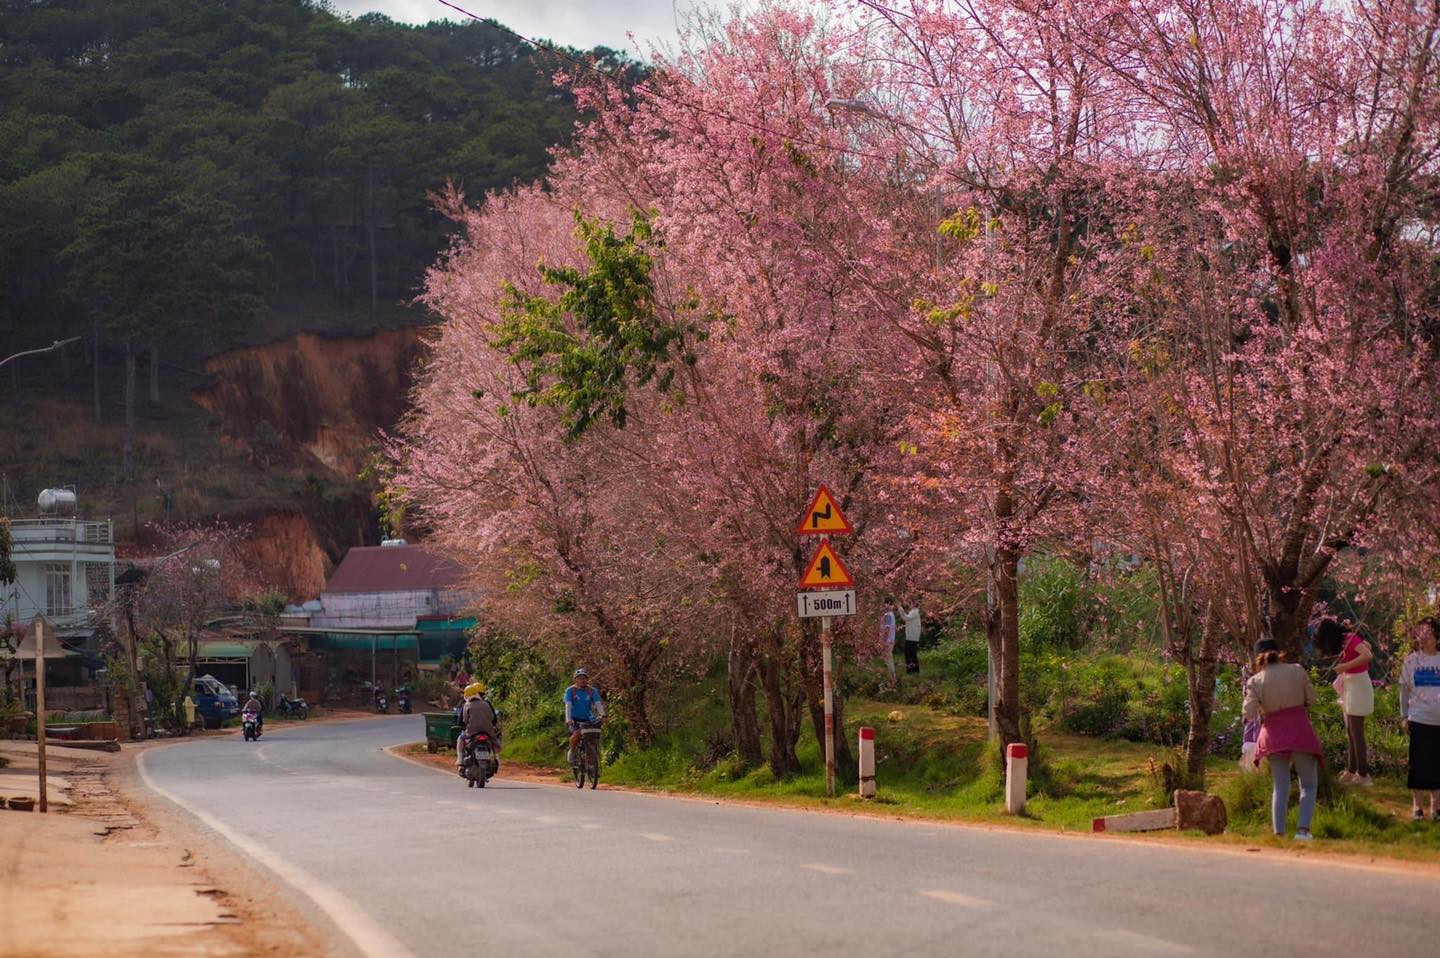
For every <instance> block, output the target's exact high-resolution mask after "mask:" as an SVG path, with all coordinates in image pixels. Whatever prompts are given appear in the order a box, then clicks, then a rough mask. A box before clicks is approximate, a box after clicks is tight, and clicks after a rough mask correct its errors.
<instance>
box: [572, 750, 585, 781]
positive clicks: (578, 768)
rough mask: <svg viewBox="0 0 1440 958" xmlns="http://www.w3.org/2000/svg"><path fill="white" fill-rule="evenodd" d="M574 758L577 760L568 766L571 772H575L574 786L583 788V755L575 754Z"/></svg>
mask: <svg viewBox="0 0 1440 958" xmlns="http://www.w3.org/2000/svg"><path fill="white" fill-rule="evenodd" d="M575 758H576V759H577V761H576V762H575V764H574V765H571V766H570V771H572V772H574V773H575V787H576V788H584V787H585V756H583V755H577V756H575Z"/></svg>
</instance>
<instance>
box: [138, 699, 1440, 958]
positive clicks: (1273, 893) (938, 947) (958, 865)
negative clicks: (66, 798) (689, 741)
mask: <svg viewBox="0 0 1440 958" xmlns="http://www.w3.org/2000/svg"><path fill="white" fill-rule="evenodd" d="M422 735H423V726H422V721H421V719H420V718H419V717H418V716H403V717H401V716H396V717H388V718H376V719H371V720H364V721H357V722H349V723H338V724H317V725H311V726H304V725H301V726H290V727H286V728H283V729H282V728H276V729H274V730H273V731H270V732H268V733H267V734H266V735H265V737H264V739H262V740H261V742H260V743H259V745H258V746H257V745H253V744H246V743H245V742H243V741H241V740H240V738H239V737H234V738H223V739H221V738H210V739H204V740H201V741H197V742H194V743H188V744H183V745H178V746H175V747H173V748H164V749H158V750H155V751H152V752H149V753H146V754H145V755H144V759H143V760H144V766H143V771H144V773H145V775H146V778H147V779H148V781H149V782H150V784H151V786H152V787H155V788H157V789H158V790H160V791H161V792H162V793H163V794H166V796H167V797H170V798H172V799H178V800H179V801H181V802H182V803H183V804H184V805H185V806H186V808H187V810H188V811H190V812H191V813H192V814H198V815H199V817H200V818H201V821H202V823H203V824H205V825H207V826H209V827H211V828H213V829H215V830H217V831H219V832H220V833H221V835H222V836H224V837H225V838H227V839H229V840H231V841H232V842H236V843H237V844H239V845H240V846H241V848H242V850H243V851H245V852H246V853H247V854H249V855H251V856H252V857H255V858H257V860H258V861H259V863H260V864H261V865H263V866H265V867H268V868H270V869H271V870H273V871H275V872H277V874H279V876H280V877H281V878H282V879H286V880H288V881H290V882H292V883H294V884H297V885H300V886H302V887H303V888H304V889H305V890H306V891H307V893H308V894H309V895H310V897H311V898H312V899H313V900H314V901H315V902H316V904H317V906H318V908H319V909H320V910H322V911H324V912H325V913H326V914H328V915H329V916H330V917H331V918H332V919H335V921H336V924H338V925H339V926H340V927H341V928H342V929H343V930H345V931H346V932H347V933H349V934H350V935H351V936H352V937H353V938H354V939H356V940H357V944H358V950H359V951H361V952H363V953H365V954H367V955H370V956H376V958H378V956H395V958H404V956H405V955H407V954H408V955H413V956H417V958H418V956H447V955H457V956H458V955H474V954H487V953H488V954H501V955H561V954H565V955H577V956H578V955H616V956H634V955H666V956H670V955H716V954H727V955H766V956H770V955H802V954H804V955H809V954H815V953H825V952H828V953H830V954H844V955H866V956H870V955H905V956H922V955H925V956H928V955H942V954H943V955H959V954H964V955H1036V956H1043V958H1056V956H1067V958H1068V956H1091V955H1093V956H1104V958H1115V956H1120V958H1124V956H1131V955H1190V954H1194V955H1226V956H1233V955H1265V956H1267V958H1268V956H1280V955H1297V956H1305V958H1312V956H1316V955H1346V956H1351V955H1355V954H1364V955H1366V956H1385V955H1397V956H1398V955H1404V956H1413V955H1424V954H1433V953H1434V950H1433V949H1434V948H1435V941H1436V937H1435V936H1436V932H1437V929H1440V880H1437V879H1436V878H1434V877H1433V876H1431V875H1427V876H1426V877H1418V876H1410V877H1407V876H1405V875H1404V874H1401V873H1397V872H1384V871H1376V870H1365V869H1357V868H1347V867H1336V866H1326V865H1316V864H1311V863H1308V862H1300V861H1295V860H1290V859H1280V858H1275V857H1270V856H1264V857H1262V856H1258V855H1256V856H1253V857H1251V856H1246V855H1244V854H1221V853H1215V852H1209V851H1204V850H1197V851H1189V850H1185V849H1177V848H1173V847H1162V846H1151V845H1143V844H1132V843H1120V842H1111V841H1099V840H1093V841H1092V840H1086V839H1076V838H1061V837H1054V836H1045V835H1032V834H1020V833H1015V832H1008V831H998V830H984V829H968V828H956V827H940V826H927V825H923V824H921V825H917V824H913V823H904V822H892V821H884V820H874V819H864V818H850V817H845V816H837V815H822V814H809V813H804V812H794V811H784V810H768V809H755V808H745V807H736V806H726V805H716V804H712V803H708V802H696V801H678V800H674V799H665V798H660V797H653V796H647V795H637V794H628V793H624V792H606V791H605V790H604V789H603V788H602V789H601V790H599V791H595V792H592V791H590V790H589V789H586V790H585V791H583V792H580V791H577V790H575V789H573V788H559V787H551V786H545V785H530V784H522V783H518V782H506V781H505V780H504V779H500V780H497V781H494V782H492V784H491V785H490V787H488V788H486V789H485V790H484V791H483V792H482V791H478V790H470V789H467V788H465V786H464V784H463V783H462V782H461V780H460V779H459V778H458V777H456V778H450V777H447V776H445V775H441V774H437V773H435V772H432V771H430V770H428V769H425V768H421V767H418V766H416V765H414V764H412V763H408V762H403V761H401V760H398V759H396V758H394V757H393V756H390V755H387V754H385V753H384V752H383V751H382V749H383V748H384V747H385V746H389V745H394V744H398V743H401V742H407V741H415V740H417V739H419V738H420V737H421V736H422Z"/></svg>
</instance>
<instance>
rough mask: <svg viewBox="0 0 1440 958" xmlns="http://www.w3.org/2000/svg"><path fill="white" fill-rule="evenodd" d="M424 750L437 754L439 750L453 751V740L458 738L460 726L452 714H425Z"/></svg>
mask: <svg viewBox="0 0 1440 958" xmlns="http://www.w3.org/2000/svg"><path fill="white" fill-rule="evenodd" d="M424 714H425V748H426V749H428V750H429V751H431V752H438V751H440V749H441V748H444V749H446V750H448V751H452V752H453V751H454V750H455V740H456V739H457V738H459V737H460V724H459V723H458V722H457V721H456V720H455V713H454V712H426V713H424Z"/></svg>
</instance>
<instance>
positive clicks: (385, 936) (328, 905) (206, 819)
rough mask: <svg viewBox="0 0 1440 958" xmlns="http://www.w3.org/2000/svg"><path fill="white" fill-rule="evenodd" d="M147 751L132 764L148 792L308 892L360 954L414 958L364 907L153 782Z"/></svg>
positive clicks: (374, 956) (379, 957) (288, 882)
mask: <svg viewBox="0 0 1440 958" xmlns="http://www.w3.org/2000/svg"><path fill="white" fill-rule="evenodd" d="M148 754H149V753H148V752H141V753H140V754H139V755H137V756H136V763H135V767H136V768H137V769H138V770H139V772H140V778H141V780H142V781H144V783H145V784H146V785H147V786H148V787H149V789H150V790H151V791H152V792H154V793H155V794H157V795H159V796H160V797H161V798H165V799H168V800H169V801H170V802H172V803H173V804H175V805H178V806H179V807H180V808H182V809H184V810H185V811H187V812H189V813H190V814H191V815H192V816H194V817H195V818H197V819H199V820H200V821H201V822H203V823H205V825H206V827H208V828H209V829H211V830H212V831H214V832H215V833H216V834H218V835H220V837H222V838H224V839H225V840H226V841H228V842H229V843H230V844H232V845H234V846H235V847H236V848H238V849H240V850H241V851H242V852H244V853H245V854H247V855H249V856H250V857H251V858H253V859H254V860H255V861H257V862H259V863H260V864H261V865H263V866H265V867H266V868H268V869H270V871H272V872H274V873H275V874H276V875H277V876H279V878H280V879H281V880H282V881H284V882H286V883H287V884H289V885H290V886H291V887H293V888H294V889H295V890H296V891H298V892H300V893H301V894H302V895H306V896H308V897H309V899H310V900H311V901H313V902H314V903H315V906H316V907H317V908H319V909H320V910H321V911H323V912H324V913H325V914H326V915H328V916H329V917H330V920H331V921H333V922H334V923H335V927H336V928H338V929H339V930H340V931H341V932H342V933H343V934H345V935H347V936H349V938H350V940H351V941H352V942H354V943H355V948H356V949H357V950H358V951H359V952H360V954H362V955H365V956H366V958H415V956H414V955H413V954H412V953H411V952H410V951H409V950H408V949H407V948H406V947H405V946H404V945H402V944H400V942H399V941H398V940H397V939H396V938H394V937H393V936H392V935H391V934H390V933H389V932H388V931H386V930H385V929H384V928H382V927H381V926H380V925H379V923H377V922H376V921H375V920H374V919H373V918H371V917H370V915H369V913H367V912H366V911H365V909H363V908H361V907H360V906H358V905H356V904H355V903H354V902H352V901H351V900H350V899H348V898H346V897H345V896H344V895H342V894H340V892H339V891H337V890H336V889H335V888H333V887H331V886H330V885H328V884H326V883H325V882H323V881H321V880H320V879H319V878H317V877H315V876H314V875H312V874H310V873H309V872H308V871H306V870H305V869H303V868H301V867H299V866H298V865H293V864H291V863H290V862H288V861H286V860H285V859H284V858H281V857H280V856H279V855H277V854H276V853H275V852H273V851H271V850H270V849H269V848H266V847H265V846H264V845H261V844H260V843H259V842H256V841H253V840H251V839H249V838H247V837H246V836H244V835H242V834H241V833H240V832H237V831H236V830H235V829H233V828H231V827H230V826H229V825H226V824H225V823H224V822H222V821H220V819H218V818H216V817H215V816H214V815H211V814H210V813H209V812H207V811H205V810H204V809H202V808H197V807H196V806H194V805H192V804H191V803H189V802H187V801H186V800H185V799H183V798H181V797H180V796H179V795H176V794H174V793H173V792H171V791H169V790H168V789H165V788H162V787H161V786H160V785H158V784H156V782H155V780H154V779H153V778H151V777H150V771H149V770H148V769H147V768H146V767H145V758H146V756H147V755H148Z"/></svg>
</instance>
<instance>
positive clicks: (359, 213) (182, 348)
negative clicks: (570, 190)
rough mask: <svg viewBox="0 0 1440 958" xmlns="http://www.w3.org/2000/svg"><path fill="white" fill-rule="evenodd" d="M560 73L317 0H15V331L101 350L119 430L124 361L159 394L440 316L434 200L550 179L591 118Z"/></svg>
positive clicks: (478, 29)
mask: <svg viewBox="0 0 1440 958" xmlns="http://www.w3.org/2000/svg"><path fill="white" fill-rule="evenodd" d="M438 10H439V8H437V11H438ZM594 52H595V54H596V55H597V56H599V57H601V58H606V57H610V56H612V54H610V53H609V51H606V50H597V51H594ZM545 66H546V65H545V64H544V63H543V62H539V61H538V59H537V55H536V53H535V52H534V51H533V50H532V49H531V48H529V47H527V46H526V45H525V44H523V43H522V42H520V41H519V40H517V39H515V38H514V37H513V36H511V35H509V34H507V33H505V32H504V31H502V30H500V29H497V28H496V27H495V26H494V25H493V24H491V23H467V24H463V25H461V24H454V23H446V22H437V23H432V24H429V25H426V26H423V27H410V26H404V25H401V24H397V23H394V22H391V21H390V20H388V19H386V18H384V17H380V16H366V17H362V18H359V19H356V20H346V19H342V18H340V17H338V16H335V15H333V14H332V13H330V12H328V11H327V10H326V9H324V7H323V6H321V5H315V4H311V3H307V2H303V0H230V2H212V3H197V2H194V0H53V2H34V0H0V143H3V144H4V149H3V150H0V223H3V229H0V337H3V341H4V342H5V343H7V344H13V345H14V346H15V348H16V349H19V348H24V347H29V346H33V345H36V344H40V343H45V342H48V341H50V340H51V339H55V338H61V337H66V336H75V335H81V336H84V337H85V340H86V351H87V352H90V350H93V348H94V344H95V343H96V342H97V341H98V344H99V353H98V355H99V357H100V359H101V362H100V363H91V366H92V370H93V372H94V373H95V375H94V377H93V379H94V382H93V389H87V390H86V392H87V393H93V396H86V397H85V398H86V399H87V400H89V402H87V405H93V407H94V408H93V411H92V415H93V416H94V417H95V418H96V419H103V418H105V416H106V409H105V407H106V406H107V405H109V403H108V402H107V399H106V396H105V395H104V393H105V392H106V389H105V386H104V384H103V382H102V380H103V379H104V377H105V376H106V375H107V371H108V369H109V368H110V367H112V366H120V367H121V368H123V369H124V371H125V375H124V376H123V386H122V390H123V396H124V399H123V405H124V406H125V407H126V408H131V407H132V406H133V399H134V395H135V393H136V392H137V387H136V385H135V380H136V378H137V376H136V374H137V370H138V371H139V379H140V385H139V387H138V390H144V389H145V387H146V384H145V381H144V380H145V377H146V376H147V374H148V377H149V379H150V383H149V387H150V390H151V391H152V395H151V397H150V398H151V400H152V401H156V400H157V399H158V397H157V396H155V395H153V392H154V391H155V390H157V389H158V388H159V386H160V378H161V377H160V376H159V375H158V374H159V373H161V372H163V371H165V370H166V369H167V368H168V367H169V365H170V364H171V363H178V364H180V365H182V366H186V365H188V366H190V367H191V368H195V367H198V365H199V363H200V360H201V359H203V357H205V356H208V355H211V354H213V353H214V352H215V351H217V350H219V349H222V348H225V347H227V346H231V345H236V344H243V343H247V342H256V341H259V340H265V339H271V338H275V337H276V336H280V335H285V334H288V333H291V332H294V331H297V330H299V329H302V328H309V329H315V328H321V329H326V330H328V331H330V332H336V331H341V332H345V331H352V330H355V329H358V328H366V327H371V326H374V325H376V324H377V322H379V323H385V324H391V323H394V322H396V321H400V322H405V321H412V320H414V319H418V318H419V317H418V316H412V315H399V316H397V315H396V312H397V310H399V309H400V308H402V307H403V305H404V304H406V303H408V302H409V300H410V299H411V297H413V295H414V294H415V292H416V291H417V288H418V284H419V280H420V276H421V274H422V272H423V270H424V269H425V268H426V266H427V265H429V264H430V263H431V262H432V261H433V260H434V257H435V254H436V252H437V250H438V249H439V248H440V247H441V246H442V245H443V243H444V242H445V231H446V224H445V222H444V221H443V220H442V219H441V218H440V217H438V216H437V215H435V214H434V213H433V212H432V210H431V208H430V202H429V199H428V194H429V193H430V192H431V191H434V190H437V189H439V188H442V187H443V186H444V185H445V183H446V181H447V180H448V179H454V180H456V181H458V182H461V183H463V184H464V185H465V187H466V189H467V190H468V191H469V192H471V193H472V194H478V193H480V192H482V191H484V190H487V189H491V188H494V187H501V186H507V185H509V184H511V183H514V182H516V181H529V180H534V179H536V178H537V177H539V176H541V175H543V173H544V171H545V168H546V165H547V161H548V153H547V151H548V150H549V148H550V147H551V146H553V145H554V144H556V143H558V142H562V141H563V140H564V139H565V138H566V137H567V135H568V134H569V132H570V130H571V129H572V128H573V125H574V122H575V112H574V108H573V106H572V104H571V102H570V100H569V97H568V95H567V94H566V93H564V92H562V91H560V90H557V89H556V88H555V87H554V86H553V85H552V84H551V82H550V80H549V79H548V76H549V71H548V70H546V69H545ZM409 312H411V313H413V312H414V311H409ZM32 368H33V367H32ZM67 371H68V369H67ZM21 375H24V373H23V372H22V373H21ZM87 385H88V384H87ZM127 452H128V450H127ZM126 458H127V460H128V459H129V456H128V455H127V457H126Z"/></svg>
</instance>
